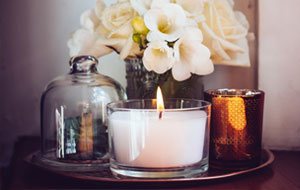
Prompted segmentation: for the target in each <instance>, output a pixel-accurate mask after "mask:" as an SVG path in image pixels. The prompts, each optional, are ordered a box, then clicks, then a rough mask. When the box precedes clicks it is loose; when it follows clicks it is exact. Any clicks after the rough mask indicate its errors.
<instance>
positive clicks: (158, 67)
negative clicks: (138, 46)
mask: <svg viewBox="0 0 300 190" xmlns="http://www.w3.org/2000/svg"><path fill="white" fill-rule="evenodd" d="M174 61H175V59H174V57H173V50H172V48H170V47H169V46H168V44H167V43H166V42H164V41H156V42H150V43H149V44H148V47H147V48H146V50H145V52H144V57H143V63H144V66H145V68H146V69H147V70H148V71H154V72H156V73H158V74H163V73H165V72H166V71H168V70H169V69H171V68H172V66H173V64H174Z"/></svg>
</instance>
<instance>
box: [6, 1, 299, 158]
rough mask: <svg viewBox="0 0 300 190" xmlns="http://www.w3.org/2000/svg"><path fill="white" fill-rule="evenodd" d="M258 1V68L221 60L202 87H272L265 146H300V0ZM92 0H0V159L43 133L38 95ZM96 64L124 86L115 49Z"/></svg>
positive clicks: (64, 67)
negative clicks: (18, 144)
mask: <svg viewBox="0 0 300 190" xmlns="http://www.w3.org/2000/svg"><path fill="white" fill-rule="evenodd" d="M236 1H237V2H239V1H240V2H241V1H245V0H236ZM249 1H250V2H251V0H249ZM107 2H111V1H109V0H108V1H107ZM259 2H260V38H259V39H260V51H259V53H260V56H259V58H260V66H259V69H258V68H257V65H256V63H255V62H254V65H253V67H251V68H250V69H248V68H234V67H223V66H218V67H216V71H215V72H214V74H213V75H211V76H208V77H205V84H206V86H205V88H220V87H234V88H257V84H259V88H261V89H263V90H265V91H266V93H267V97H266V105H265V122H264V123H265V124H264V129H265V130H264V142H265V145H266V146H268V147H273V148H277V149H300V137H299V136H300V117H299V113H298V111H299V108H300V100H299V99H297V98H298V94H299V93H300V85H299V82H300V77H299V76H300V75H298V73H297V72H299V71H300V63H299V62H300V54H299V53H298V54H297V51H299V48H300V47H299V43H298V44H297V43H296V42H297V40H298V42H299V41H300V37H299V36H298V35H297V34H298V33H300V24H299V22H298V23H297V22H296V21H297V19H298V18H299V17H300V12H299V11H297V10H296V9H297V7H299V6H300V2H299V1H298V0H288V1H285V3H282V1H279V0H275V1H274V0H263V1H259ZM280 2H281V3H280ZM94 4H95V0H89V1H83V0H47V1H46V0H44V1H41V0H23V1H19V0H9V1H8V0H0V9H1V11H0V126H1V127H0V162H1V159H2V158H3V157H5V155H9V154H10V151H11V148H9V147H11V146H9V145H12V144H13V143H14V141H15V140H16V139H17V137H19V136H22V135H39V133H40V118H39V114H40V107H39V106H40V96H41V94H42V92H43V89H44V87H45V85H46V84H47V83H48V82H49V81H50V80H52V79H53V78H55V77H56V76H59V75H63V74H66V73H67V72H68V69H69V68H68V60H69V56H68V48H67V46H66V43H67V40H68V38H69V37H70V35H71V32H72V31H74V30H75V29H77V28H78V27H79V16H80V14H81V13H82V12H83V11H84V10H86V9H88V8H91V7H93V6H94ZM297 48H298V49H297ZM99 69H100V71H101V72H102V73H104V74H106V75H109V76H111V77H113V78H115V79H117V80H118V81H119V82H120V83H121V84H122V85H123V86H125V85H126V81H125V69H124V63H123V62H122V61H121V60H120V59H119V58H118V56H117V55H116V54H112V55H109V56H106V57H104V58H102V59H101V63H100V66H99ZM258 71H259V77H258V76H257V72H258Z"/></svg>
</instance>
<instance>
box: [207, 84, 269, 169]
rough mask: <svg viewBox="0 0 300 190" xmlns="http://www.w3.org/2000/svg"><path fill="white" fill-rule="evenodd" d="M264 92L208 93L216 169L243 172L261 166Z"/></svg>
mask: <svg viewBox="0 0 300 190" xmlns="http://www.w3.org/2000/svg"><path fill="white" fill-rule="evenodd" d="M264 94H265V93H264V92H263V91H261V90H249V89H217V90H207V91H206V92H205V93H204V97H205V100H206V101H209V102H211V103H212V112H211V131H210V151H209V157H210V158H209V161H210V166H211V167H212V168H217V169H225V170H242V169H246V168H250V167H254V166H257V165H259V164H260V161H261V151H262V124H263V108H264Z"/></svg>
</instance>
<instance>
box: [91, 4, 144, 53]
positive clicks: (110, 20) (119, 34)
mask: <svg viewBox="0 0 300 190" xmlns="http://www.w3.org/2000/svg"><path fill="white" fill-rule="evenodd" d="M96 14H97V16H98V18H99V19H100V21H101V22H100V24H99V25H98V27H97V29H96V30H97V33H98V34H99V35H100V36H103V37H104V39H102V43H104V44H106V45H107V46H109V47H112V48H113V49H114V50H116V51H117V52H119V53H120V57H121V58H122V59H125V58H126V57H128V56H135V55H137V54H141V52H140V50H139V48H138V45H137V44H135V43H134V42H133V41H132V35H133V29H132V26H131V21H132V19H133V18H134V17H135V16H136V15H137V13H136V12H135V10H134V9H133V8H132V6H131V4H130V2H129V1H120V2H118V3H116V4H113V5H111V6H109V7H106V6H105V4H104V3H103V1H101V0H98V1H97V6H96Z"/></svg>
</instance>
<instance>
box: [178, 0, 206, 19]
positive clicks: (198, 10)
mask: <svg viewBox="0 0 300 190" xmlns="http://www.w3.org/2000/svg"><path fill="white" fill-rule="evenodd" d="M206 1H207V0H173V3H176V4H178V5H180V6H181V7H182V8H183V9H184V10H185V11H186V12H187V13H188V16H199V15H201V14H202V12H203V9H204V2H206Z"/></svg>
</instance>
